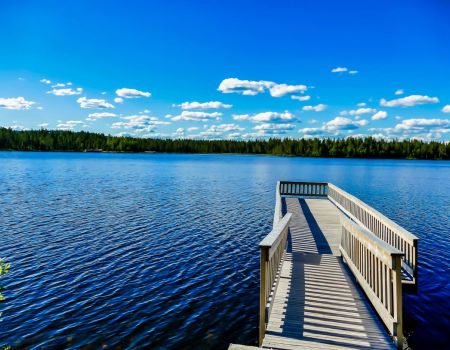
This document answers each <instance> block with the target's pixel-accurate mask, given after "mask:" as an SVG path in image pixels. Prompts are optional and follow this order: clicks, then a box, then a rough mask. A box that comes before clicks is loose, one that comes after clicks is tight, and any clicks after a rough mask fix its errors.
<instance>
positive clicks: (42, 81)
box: [39, 78, 52, 84]
mask: <svg viewBox="0 0 450 350" xmlns="http://www.w3.org/2000/svg"><path fill="white" fill-rule="evenodd" d="M39 81H40V82H41V83H43V84H51V83H52V82H51V80H48V79H45V78H44V79H41V80H39Z"/></svg>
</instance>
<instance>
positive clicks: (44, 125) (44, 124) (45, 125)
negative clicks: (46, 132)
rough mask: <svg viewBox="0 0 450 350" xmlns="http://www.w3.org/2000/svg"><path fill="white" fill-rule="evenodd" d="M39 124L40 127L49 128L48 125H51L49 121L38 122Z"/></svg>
mask: <svg viewBox="0 0 450 350" xmlns="http://www.w3.org/2000/svg"><path fill="white" fill-rule="evenodd" d="M38 126H39V127H40V128H43V129H47V128H48V126H49V123H41V124H38Z"/></svg>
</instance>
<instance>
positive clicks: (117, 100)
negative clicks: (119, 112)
mask: <svg viewBox="0 0 450 350" xmlns="http://www.w3.org/2000/svg"><path fill="white" fill-rule="evenodd" d="M114 102H115V103H123V98H122V97H116V98H115V99H114Z"/></svg>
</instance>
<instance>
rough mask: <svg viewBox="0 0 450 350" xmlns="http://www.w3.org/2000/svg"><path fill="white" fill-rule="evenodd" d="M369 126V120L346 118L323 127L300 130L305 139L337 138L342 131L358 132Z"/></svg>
mask: <svg viewBox="0 0 450 350" xmlns="http://www.w3.org/2000/svg"><path fill="white" fill-rule="evenodd" d="M367 124H368V122H367V120H352V119H349V118H344V117H336V118H334V119H332V120H330V121H328V122H326V123H324V124H323V125H322V126H321V127H316V128H303V129H300V130H299V133H301V134H304V137H312V136H331V135H336V136H337V135H339V133H340V132H341V131H352V130H356V129H358V128H360V127H362V126H365V125H367Z"/></svg>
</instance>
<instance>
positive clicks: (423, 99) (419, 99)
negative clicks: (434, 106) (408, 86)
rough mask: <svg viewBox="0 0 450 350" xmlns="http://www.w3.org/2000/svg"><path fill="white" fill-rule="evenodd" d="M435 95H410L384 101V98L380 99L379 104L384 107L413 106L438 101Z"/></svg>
mask: <svg viewBox="0 0 450 350" xmlns="http://www.w3.org/2000/svg"><path fill="white" fill-rule="evenodd" d="M438 102H439V99H438V98H437V97H429V96H425V95H410V96H406V97H402V98H397V99H395V100H390V101H386V100H385V99H384V98H382V99H381V100H380V105H381V106H385V107H413V106H416V105H422V104H427V103H438Z"/></svg>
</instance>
